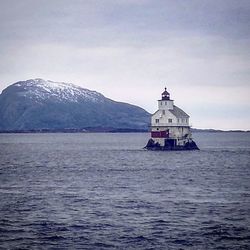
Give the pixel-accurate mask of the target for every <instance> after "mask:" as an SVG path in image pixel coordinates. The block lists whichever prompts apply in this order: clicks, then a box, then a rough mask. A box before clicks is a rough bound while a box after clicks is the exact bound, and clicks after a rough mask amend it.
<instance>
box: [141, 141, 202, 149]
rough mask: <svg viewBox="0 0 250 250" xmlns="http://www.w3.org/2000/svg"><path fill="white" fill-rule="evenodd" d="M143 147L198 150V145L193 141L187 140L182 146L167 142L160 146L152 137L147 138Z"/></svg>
mask: <svg viewBox="0 0 250 250" xmlns="http://www.w3.org/2000/svg"><path fill="white" fill-rule="evenodd" d="M144 148H145V149H148V150H162V151H172V150H180V151H181V150H199V148H198V146H197V145H196V143H195V142H194V141H189V142H187V143H186V144H185V145H183V146H172V145H168V144H167V145H165V146H161V145H160V144H159V143H158V142H155V141H154V140H153V139H149V140H148V143H147V145H146V146H145V147H144Z"/></svg>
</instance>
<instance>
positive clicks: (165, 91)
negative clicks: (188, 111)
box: [161, 88, 170, 95]
mask: <svg viewBox="0 0 250 250" xmlns="http://www.w3.org/2000/svg"><path fill="white" fill-rule="evenodd" d="M161 95H170V94H169V93H168V92H167V88H165V90H164V92H162V94H161Z"/></svg>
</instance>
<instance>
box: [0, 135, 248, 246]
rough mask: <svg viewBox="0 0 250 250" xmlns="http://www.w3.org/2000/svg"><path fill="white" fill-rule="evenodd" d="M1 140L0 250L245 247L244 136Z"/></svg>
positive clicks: (15, 137)
mask: <svg viewBox="0 0 250 250" xmlns="http://www.w3.org/2000/svg"><path fill="white" fill-rule="evenodd" d="M148 137H149V134H147V133H141V134H140V133H136V134H133V133H129V134H125V133H124V134H109V133H96V134H85V133H83V134H81V133H77V134H0V249H249V248H250V133H195V134H194V138H195V140H196V142H197V144H198V146H199V147H200V148H201V150H200V151H190V152H188V151H183V152H182V151H177V152H153V151H146V150H143V147H144V146H145V145H146V142H147V140H148Z"/></svg>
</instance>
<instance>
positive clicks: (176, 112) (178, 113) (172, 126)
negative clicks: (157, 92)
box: [146, 88, 198, 150]
mask: <svg viewBox="0 0 250 250" xmlns="http://www.w3.org/2000/svg"><path fill="white" fill-rule="evenodd" d="M146 148H147V149H161V150H187V149H188V150H190V149H198V147H197V146H196V144H195V142H194V141H193V140H192V135H191V130H190V126H189V115H188V114H186V113H185V112H184V111H183V110H182V109H180V108H178V107H177V106H175V105H174V101H173V100H172V99H171V98H170V94H169V92H168V91H167V89H166V88H165V90H164V92H163V93H162V94H161V99H160V100H158V110H157V111H156V112H155V113H154V114H153V115H152V117H151V139H150V140H149V141H148V144H147V146H146Z"/></svg>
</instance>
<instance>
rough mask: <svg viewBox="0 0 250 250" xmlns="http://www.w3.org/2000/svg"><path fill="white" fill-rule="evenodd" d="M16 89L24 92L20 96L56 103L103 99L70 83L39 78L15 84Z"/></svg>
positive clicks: (94, 92)
mask: <svg viewBox="0 0 250 250" xmlns="http://www.w3.org/2000/svg"><path fill="white" fill-rule="evenodd" d="M14 86H16V87H21V88H22V89H23V90H24V92H23V93H22V95H24V96H28V97H31V98H35V99H36V100H38V101H39V100H46V99H50V98H54V99H56V100H57V101H70V102H79V101H83V100H87V101H91V102H103V100H104V99H105V97H104V96H103V95H102V94H100V93H98V92H96V91H91V90H88V89H85V88H82V87H79V86H76V85H74V84H72V83H64V82H53V81H50V80H43V79H40V78H37V79H31V80H27V81H22V82H17V83H15V84H14Z"/></svg>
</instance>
